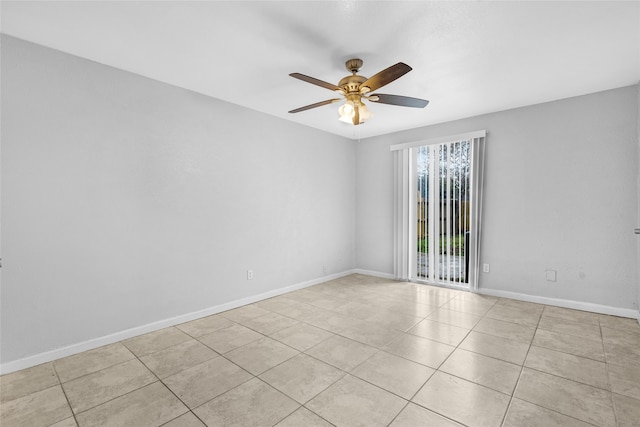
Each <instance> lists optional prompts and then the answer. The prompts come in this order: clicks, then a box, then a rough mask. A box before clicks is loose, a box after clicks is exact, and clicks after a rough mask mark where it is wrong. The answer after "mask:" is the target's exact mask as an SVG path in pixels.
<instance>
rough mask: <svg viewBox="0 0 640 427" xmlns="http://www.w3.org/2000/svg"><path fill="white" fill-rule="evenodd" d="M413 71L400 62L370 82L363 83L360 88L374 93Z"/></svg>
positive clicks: (370, 79) (372, 78)
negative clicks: (365, 88)
mask: <svg viewBox="0 0 640 427" xmlns="http://www.w3.org/2000/svg"><path fill="white" fill-rule="evenodd" d="M411 70H412V68H411V67H409V66H408V65H407V64H405V63H404V62H398V63H397V64H396V65H392V66H391V67H389V68H386V69H384V70H382V71H380V72H379V73H378V74H376V75H375V76H373V77H371V78H369V80H366V81H365V82H363V83H362V84H361V85H360V87H361V88H362V87H367V88H369V90H368V92H373V91H374V90H377V89H380V88H381V87H382V86H384V85H387V84H389V83H391V82H392V81H394V80H395V79H397V78H400V77H402V76H404V75H405V74H407V73H408V72H409V71H411ZM361 93H362V92H361Z"/></svg>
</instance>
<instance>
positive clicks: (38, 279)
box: [1, 36, 355, 363]
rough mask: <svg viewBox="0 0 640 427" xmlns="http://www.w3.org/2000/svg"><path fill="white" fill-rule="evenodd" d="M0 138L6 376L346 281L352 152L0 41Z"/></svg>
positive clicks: (183, 94)
mask: <svg viewBox="0 0 640 427" xmlns="http://www.w3.org/2000/svg"><path fill="white" fill-rule="evenodd" d="M1 136H2V231H3V233H2V247H3V268H2V280H3V281H2V294H1V299H2V301H1V304H2V305H1V313H2V314H1V321H2V322H1V324H2V329H1V336H2V342H1V344H2V353H1V359H2V362H3V363H7V362H11V361H14V360H16V359H20V358H24V357H26V356H31V355H35V354H39V353H42V352H46V351H49V350H52V349H56V348H59V347H64V346H68V345H73V344H77V343H81V342H84V341H86V340H90V339H94V338H98V337H103V336H106V335H109V334H113V333H117V332H119V331H122V330H126V329H128V328H134V327H138V326H140V325H145V324H149V323H152V322H156V321H159V320H163V319H169V318H171V317H174V316H180V315H183V314H185V313H190V312H194V311H197V310H202V309H206V308H209V307H214V306H217V305H220V304H223V303H226V302H230V301H234V300H238V299H242V298H245V297H248V296H253V295H258V294H261V293H265V292H269V291H273V290H276V289H280V288H283V287H286V286H290V285H294V284H299V283H301V282H305V281H309V280H312V279H315V278H319V277H321V276H323V265H324V266H326V269H327V274H331V273H336V272H343V271H347V270H350V269H353V268H354V267H355V246H354V234H355V231H354V219H355V203H354V197H355V173H354V167H353V166H354V164H355V158H354V155H355V143H354V142H352V141H349V140H346V139H343V138H340V137H337V136H332V135H329V134H326V133H323V132H320V131H317V130H314V129H311V128H307V127H303V126H299V125H296V124H293V123H291V122H288V121H284V120H281V119H277V118H274V117H271V116H267V115H264V114H260V113H257V112H253V111H250V110H247V109H244V108H241V107H239V106H236V105H232V104H228V103H225V102H222V101H218V100H215V99H211V98H208V97H205V96H201V95H198V94H195V93H192V92H189V91H186V90H182V89H179V88H176V87H172V86H169V85H166V84H162V83H159V82H156V81H152V80H149V79H146V78H143V77H140V76H137V75H133V74H130V73H126V72H123V71H120V70H116V69H113V68H109V67H105V66H103V65H100V64H97V63H94V62H90V61H87V60H84V59H80V58H77V57H73V56H70V55H67V54H64V53H61V52H58V51H53V50H51V49H47V48H44V47H41V46H37V45H33V44H30V43H26V42H23V41H20V40H17V39H14V38H11V37H4V36H3V37H2V134H1ZM247 269H253V270H254V272H255V278H254V279H253V280H252V281H248V280H246V270H247Z"/></svg>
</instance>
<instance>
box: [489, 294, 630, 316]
mask: <svg viewBox="0 0 640 427" xmlns="http://www.w3.org/2000/svg"><path fill="white" fill-rule="evenodd" d="M477 292H478V293H480V294H484V295H490V296H494V297H500V298H510V299H515V300H520V301H527V302H535V303H537V304H546V305H553V306H556V307H564V308H572V309H574V310H582V311H591V312H593V313H600V314H609V315H612V316H620V317H629V318H631V319H638V321H639V322H640V312H638V311H637V310H634V309H631V308H619V307H611V306H608V305H601V304H593V303H589V302H582V301H574V300H567V299H560V298H549V297H541V296H537V295H528V294H521V293H518V292H509V291H502V290H498V289H486V288H480V289H478V291H477Z"/></svg>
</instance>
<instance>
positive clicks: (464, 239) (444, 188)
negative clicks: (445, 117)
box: [415, 141, 472, 287]
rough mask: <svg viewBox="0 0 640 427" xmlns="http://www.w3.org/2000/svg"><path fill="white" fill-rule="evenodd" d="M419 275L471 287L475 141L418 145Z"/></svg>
mask: <svg viewBox="0 0 640 427" xmlns="http://www.w3.org/2000/svg"><path fill="white" fill-rule="evenodd" d="M415 151H416V153H415V154H416V155H415V161H416V169H415V170H416V190H417V191H416V192H415V207H416V223H415V227H416V238H417V240H416V248H415V249H416V253H415V260H416V265H415V279H417V280H424V281H430V282H436V281H438V282H446V283H447V284H455V285H457V286H464V287H466V286H468V283H469V277H468V270H469V262H468V261H469V248H468V246H469V239H470V232H471V230H470V225H471V224H470V219H471V203H472V201H471V200H470V196H471V191H470V186H471V175H470V174H471V143H470V142H469V141H456V142H452V143H443V144H435V145H427V146H422V147H418V148H415Z"/></svg>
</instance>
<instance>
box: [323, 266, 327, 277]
mask: <svg viewBox="0 0 640 427" xmlns="http://www.w3.org/2000/svg"><path fill="white" fill-rule="evenodd" d="M322 275H323V276H326V275H327V266H326V265H323V266H322Z"/></svg>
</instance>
